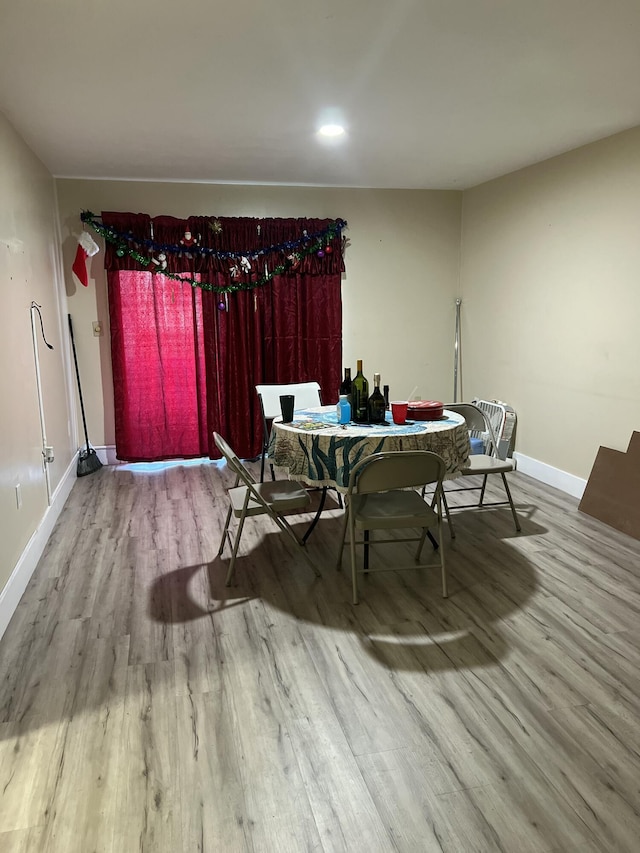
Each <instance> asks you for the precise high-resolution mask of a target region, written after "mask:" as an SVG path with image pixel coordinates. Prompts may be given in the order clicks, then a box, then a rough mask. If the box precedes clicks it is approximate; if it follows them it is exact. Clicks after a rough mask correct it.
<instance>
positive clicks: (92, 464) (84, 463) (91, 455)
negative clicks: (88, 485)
mask: <svg viewBox="0 0 640 853" xmlns="http://www.w3.org/2000/svg"><path fill="white" fill-rule="evenodd" d="M67 316H68V317H69V332H70V334H71V347H72V349H73V363H74V364H75V366H76V379H77V381H78V396H79V397H80V411H81V412H82V425H83V426H84V439H85V442H86V444H87V446H86V447H85V448H83V449H82V450H81V451H80V453H79V454H78V467H77V469H76V473H77V475H78V477H84V476H86V475H87V474H93V472H94V471H98V470H99V469H100V468H102V462H101V461H100V460H99V459H98V454H97V453H96V452H95V450H94V449H93V447H91V445H90V444H89V434H88V432H87V420H86V418H85V416H84V403H83V402H82V388H81V386H80V371H79V370H78V356H77V355H76V342H75V340H74V339H73V323H72V322H71V314H68V315H67Z"/></svg>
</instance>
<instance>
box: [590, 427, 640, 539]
mask: <svg viewBox="0 0 640 853" xmlns="http://www.w3.org/2000/svg"><path fill="white" fill-rule="evenodd" d="M579 509H580V510H581V511H582V512H585V513H587V515H592V516H593V517H594V518H597V519H599V520H600V521H604V523H605V524H609V525H610V526H611V527H615V528H616V530H621V531H622V532H623V533H627V534H628V535H629V536H633V537H634V539H640V432H634V433H633V435H632V436H631V441H630V442H629V447H628V448H627V452H626V453H623V452H621V451H619V450H611V449H610V448H608V447H601V448H600V449H599V450H598V455H597V456H596V461H595V462H594V463H593V468H592V470H591V474H590V475H589V480H588V481H587V487H586V489H585V491H584V495H583V496H582V500H581V501H580V507H579Z"/></svg>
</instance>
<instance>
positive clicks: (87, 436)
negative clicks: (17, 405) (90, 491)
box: [67, 314, 89, 451]
mask: <svg viewBox="0 0 640 853" xmlns="http://www.w3.org/2000/svg"><path fill="white" fill-rule="evenodd" d="M67 317H68V318H69V332H70V334H71V349H72V350H73V363H74V364H75V366H76V380H77V382H78V396H79V397H80V411H81V412H82V426H83V427H84V438H85V441H86V442H87V451H88V450H89V433H88V432H87V419H86V418H85V416H84V403H83V401H82V387H81V385H80V371H79V370H78V356H77V355H76V342H75V340H74V338H73V323H72V322H71V314H67Z"/></svg>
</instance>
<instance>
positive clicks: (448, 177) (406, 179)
mask: <svg viewBox="0 0 640 853" xmlns="http://www.w3.org/2000/svg"><path fill="white" fill-rule="evenodd" d="M3 6H4V7H5V8H3V9H2V11H1V13H0V110H1V111H3V112H4V113H5V115H6V116H7V118H8V119H9V121H10V122H11V123H12V124H13V125H14V127H15V128H16V130H17V131H18V132H19V133H20V135H21V136H22V137H23V138H24V139H25V140H26V141H27V143H28V144H29V145H30V146H31V148H32V149H33V150H34V151H35V152H36V154H37V155H38V156H39V157H40V158H41V159H42V161H43V162H44V163H45V165H46V166H47V167H48V168H49V170H50V171H51V172H52V173H53V174H54V175H57V176H66V177H96V178H136V179H153V180H174V181H213V182H232V183H277V184H299V185H326V186H345V187H397V188H408V187H411V188H441V189H449V188H456V189H462V188H467V187H470V186H473V185H475V184H478V183H481V182H482V181H485V180H488V179H489V178H492V177H495V176H497V175H502V174H505V173H507V172H510V171H512V170H514V169H517V168H519V167H521V166H524V165H528V164H530V163H533V162H537V161H540V160H543V159H546V158H547V157H550V156H552V155H554V154H558V153H561V152H563V151H567V150H570V149H572V148H576V147H577V146H579V145H582V144H584V143H586V142H591V141H594V140H596V139H601V138H603V137H605V136H609V135H610V134H612V133H616V132H617V131H620V130H623V129H625V128H628V127H633V126H635V125H640V85H639V84H640V0H526V2H524V0H523V1H522V2H521V0H385V2H383V0H342V2H337V0H326V2H323V0H306V2H305V0H266V2H264V0H263V2H259V0H226V2H225V3H221V2H215V0H214V2H211V0H182V2H176V0H174V2H171V0H126V2H125V0H102V2H99V0H82V1H81V0H57V2H52V0H13V2H11V3H10V5H9V2H5V3H4V4H3ZM327 117H330V118H333V119H335V118H336V117H339V118H340V119H341V121H342V122H343V123H344V124H345V125H346V127H347V129H348V133H347V135H346V137H344V138H343V140H342V141H341V142H339V141H333V142H331V143H327V142H325V143H324V144H322V143H320V142H319V141H318V140H317V138H316V137H315V134H314V131H315V129H316V127H317V126H318V125H319V124H320V123H321V122H323V121H324V120H325V119H326V118H327Z"/></svg>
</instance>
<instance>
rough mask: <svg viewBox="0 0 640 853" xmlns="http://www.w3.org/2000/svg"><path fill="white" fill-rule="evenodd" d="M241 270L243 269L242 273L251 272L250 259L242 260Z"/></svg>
mask: <svg viewBox="0 0 640 853" xmlns="http://www.w3.org/2000/svg"><path fill="white" fill-rule="evenodd" d="M240 268H241V269H242V272H251V264H250V263H249V258H240Z"/></svg>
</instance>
